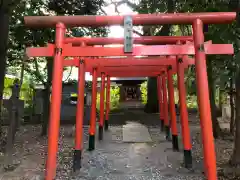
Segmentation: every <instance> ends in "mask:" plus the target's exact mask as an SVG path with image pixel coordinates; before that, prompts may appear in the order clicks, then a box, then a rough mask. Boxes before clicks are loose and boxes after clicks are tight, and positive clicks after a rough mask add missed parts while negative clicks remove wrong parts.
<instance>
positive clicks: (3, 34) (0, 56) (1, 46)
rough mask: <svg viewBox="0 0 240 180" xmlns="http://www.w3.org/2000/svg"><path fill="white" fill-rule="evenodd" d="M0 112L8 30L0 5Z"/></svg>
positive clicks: (6, 19)
mask: <svg viewBox="0 0 240 180" xmlns="http://www.w3.org/2000/svg"><path fill="white" fill-rule="evenodd" d="M0 22H1V28H0V39H1V40H0V114H1V112H2V111H1V109H2V99H3V89H4V77H5V71H6V55H7V44H8V32H9V14H8V13H7V11H6V10H5V8H3V7H0ZM0 122H1V116H0ZM0 125H1V123H0ZM0 137H1V126H0Z"/></svg>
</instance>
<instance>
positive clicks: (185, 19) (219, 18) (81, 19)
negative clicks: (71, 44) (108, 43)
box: [24, 12, 236, 28]
mask: <svg viewBox="0 0 240 180" xmlns="http://www.w3.org/2000/svg"><path fill="white" fill-rule="evenodd" d="M131 17H132V20H133V25H162V24H192V23H193V21H194V20H196V19H201V20H202V21H203V23H205V24H225V23H231V22H232V21H234V20H235V19H236V12H204V13H159V14H138V15H131ZM24 21H25V25H26V26H28V27H42V28H46V27H56V24H57V23H59V22H61V23H63V24H65V26H66V27H89V26H92V27H98V26H110V25H123V22H124V16H119V15H118V16H25V17H24Z"/></svg>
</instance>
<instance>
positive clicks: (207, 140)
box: [25, 12, 236, 180]
mask: <svg viewBox="0 0 240 180" xmlns="http://www.w3.org/2000/svg"><path fill="white" fill-rule="evenodd" d="M131 17H132V21H133V25H160V24H161V25H162V24H192V26H193V40H194V41H193V42H194V45H167V46H138V47H133V52H132V53H127V54H126V53H124V52H123V50H122V48H111V49H109V48H105V47H74V46H72V45H70V44H64V34H65V28H66V27H65V25H66V26H67V27H75V26H109V25H120V24H122V23H123V21H124V16H52V17H49V16H48V17H46V16H44V17H37V16H35V17H25V23H26V25H28V26H32V27H56V41H55V46H49V47H48V48H32V49H27V54H28V56H54V72H53V88H52V92H53V93H52V105H51V115H50V125H49V132H50V133H51V136H49V148H48V153H49V156H48V160H47V174H46V179H47V180H52V179H53V178H54V177H55V169H56V163H55V162H56V152H57V140H58V131H59V114H60V112H59V111H60V104H61V95H60V94H61V86H62V68H63V66H64V63H63V61H62V59H63V57H64V56H80V57H88V56H89V57H100V56H154V55H176V56H178V57H179V55H195V59H196V60H195V65H196V79H197V88H198V104H199V111H200V121H201V127H202V128H201V131H202V140H203V145H204V158H205V159H204V160H205V173H206V177H207V178H208V179H209V180H215V179H217V174H216V159H215V153H214V141H213V135H212V125H211V123H209V122H210V119H211V112H210V103H209V92H208V83H207V73H206V62H205V60H206V54H216V53H217V54H233V48H232V46H231V45H207V44H205V45H204V34H203V23H205V24H217V23H231V22H232V21H234V20H235V19H236V13H235V12H223V13H222V12H218V13H186V14H184V13H175V14H160V15H158V14H157V15H156V14H155V15H149V14H142V15H133V16H131ZM219 50H221V51H222V52H219ZM225 50H226V51H225ZM93 53H94V54H93ZM181 61H182V60H181V58H178V60H177V62H178V67H179V64H180V62H181ZM79 68H80V73H79V77H81V78H80V82H79V87H80V88H79V89H80V90H79V92H80V94H79V95H80V96H79V98H78V107H82V106H83V100H81V99H83V98H82V96H83V93H84V71H81V70H84V65H83V62H82V61H80V67H79ZM178 76H179V71H178ZM179 77H180V79H181V78H182V77H181V76H179ZM81 80H82V81H81ZM164 81H165V80H164V79H163V82H164ZM162 84H163V85H164V83H162ZM179 84H180V83H179ZM179 87H180V85H179ZM164 88H165V87H163V89H164ZM180 94H181V92H180ZM180 101H181V100H180ZM165 108H166V107H165ZM181 109H182V107H181ZM165 112H167V111H166V109H165ZM81 113H83V110H82V109H80V110H79V113H77V119H78V118H80V119H81V118H82V117H81ZM76 123H77V122H76ZM76 126H77V128H82V125H80V124H78V123H77V124H76ZM76 133H77V131H76ZM80 136H81V135H80ZM80 148H81V147H80ZM76 153H79V151H76ZM50 155H51V156H50Z"/></svg>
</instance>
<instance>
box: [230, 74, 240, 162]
mask: <svg viewBox="0 0 240 180" xmlns="http://www.w3.org/2000/svg"><path fill="white" fill-rule="evenodd" d="M235 123H236V130H235V139H234V149H233V154H232V157H231V160H230V163H231V164H232V165H240V143H239V142H240V71H239V72H238V74H237V78H236V121H235Z"/></svg>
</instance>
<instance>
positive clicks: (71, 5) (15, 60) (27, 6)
mask: <svg viewBox="0 0 240 180" xmlns="http://www.w3.org/2000/svg"><path fill="white" fill-rule="evenodd" d="M102 3H103V1H100V0H95V1H86V0H78V1H57V0H51V1H49V0H46V1H31V0H21V3H20V4H18V5H17V6H16V8H15V10H14V11H13V15H12V21H11V24H10V45H9V54H8V58H9V59H11V61H9V63H8V65H9V66H17V65H18V64H20V61H21V57H22V56H23V54H24V50H25V46H45V45H46V43H48V42H53V41H54V36H55V30H54V29H50V28H49V29H39V30H37V29H29V28H26V27H24V22H23V17H24V16H32V15H39V16H43V15H49V14H52V15H86V13H89V14H99V11H98V10H99V8H100V7H101V6H102ZM106 32H107V30H106V28H73V29H71V30H69V29H68V30H67V36H105V35H106ZM52 69H53V59H52V58H34V59H33V58H32V59H31V61H28V62H27V63H26V67H25V70H26V72H27V73H28V74H30V76H31V78H32V81H33V82H36V83H41V84H43V85H44V87H45V89H44V94H43V96H44V97H43V99H44V114H43V121H42V122H43V124H42V135H46V133H47V124H48V117H49V106H50V102H49V99H50V92H51V91H50V89H51V82H52Z"/></svg>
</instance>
